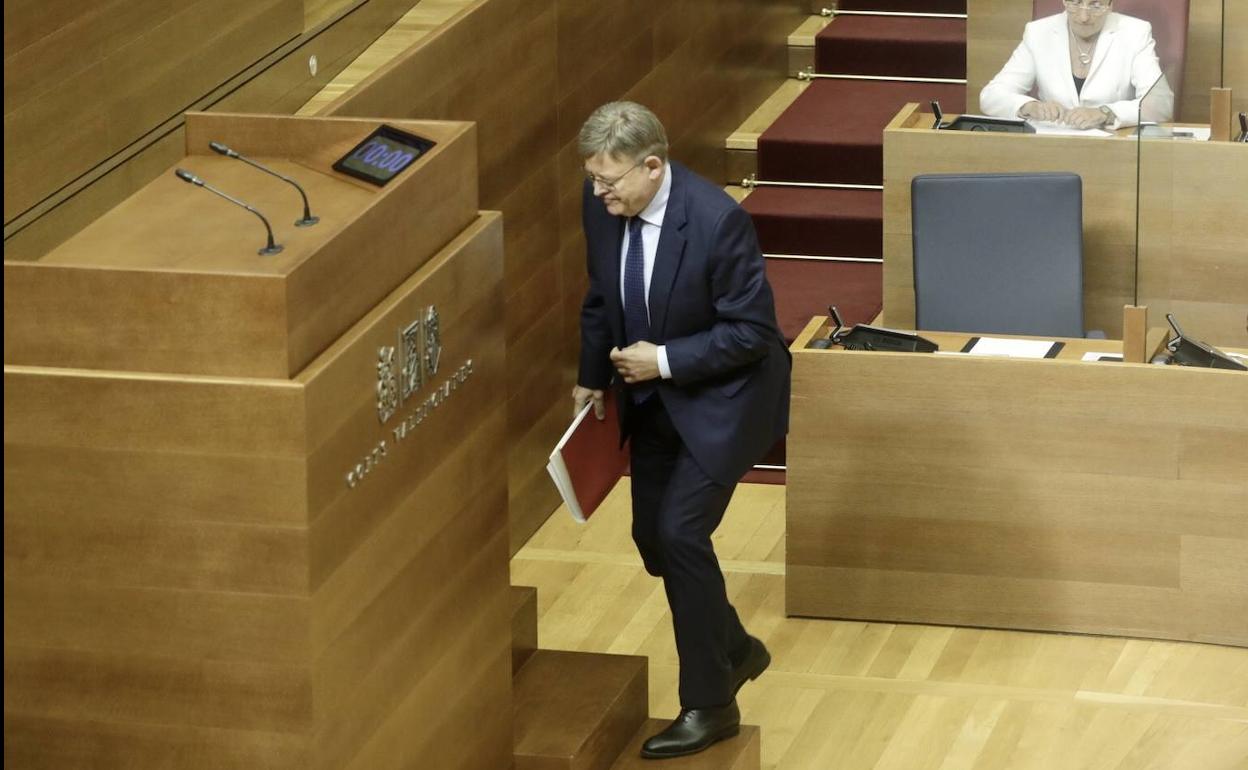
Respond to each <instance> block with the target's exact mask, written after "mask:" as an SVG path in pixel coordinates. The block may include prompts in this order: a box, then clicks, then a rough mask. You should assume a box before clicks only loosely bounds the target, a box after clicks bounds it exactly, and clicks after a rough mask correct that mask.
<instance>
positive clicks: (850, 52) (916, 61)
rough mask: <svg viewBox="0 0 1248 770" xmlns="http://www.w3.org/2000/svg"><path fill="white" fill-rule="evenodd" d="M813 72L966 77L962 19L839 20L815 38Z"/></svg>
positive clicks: (870, 17) (894, 18)
mask: <svg viewBox="0 0 1248 770" xmlns="http://www.w3.org/2000/svg"><path fill="white" fill-rule="evenodd" d="M815 71H816V72H823V73H828V74H836V75H894V76H905V77H925V78H964V77H966V20H965V19H922V18H906V17H891V16H841V17H838V18H836V19H833V20H832V22H831V23H830V24H828V26H826V27H824V28H823V30H822V31H821V32H820V33H819V34H818V36H816V37H815Z"/></svg>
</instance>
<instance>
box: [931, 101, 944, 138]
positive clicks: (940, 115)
mask: <svg viewBox="0 0 1248 770" xmlns="http://www.w3.org/2000/svg"><path fill="white" fill-rule="evenodd" d="M932 114H933V115H935V116H936V122H935V123H934V124H932V129H933V130H936V131H939V130H940V129H942V128H944V127H945V124H944V123H941V122H940V121H941V120H943V119H944V117H945V113H944V112H943V111H941V109H940V102H938V101H936V100H934V99H933V100H932Z"/></svg>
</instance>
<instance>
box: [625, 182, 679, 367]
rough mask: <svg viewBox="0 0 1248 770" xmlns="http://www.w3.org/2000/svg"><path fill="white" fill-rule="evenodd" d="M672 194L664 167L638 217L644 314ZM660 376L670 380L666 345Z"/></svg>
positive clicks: (626, 227)
mask: <svg viewBox="0 0 1248 770" xmlns="http://www.w3.org/2000/svg"><path fill="white" fill-rule="evenodd" d="M671 194H672V171H671V166H669V165H668V164H667V163H664V164H663V181H662V182H660V183H659V191H658V192H656V193H655V194H654V198H653V199H651V201H650V203H649V205H647V206H646V207H645V208H644V209H642V211H641V213H640V214H638V215H637V216H638V217H639V218H640V219H641V250H642V253H643V254H644V255H645V262H646V270H645V273H646V315H647V317H649V315H650V277H651V276H653V275H654V258H655V254H656V253H657V252H658V250H659V234H660V233H661V232H662V230H663V217H664V216H665V215H666V214H667V199H668V197H670V196H671ZM629 237H630V235H629V231H628V225H627V223H625V226H624V239H623V242H622V243H621V244H620V306H621V307H623V306H624V303H625V302H627V298H626V297H625V296H624V269H625V267H626V264H627V262H628V241H629ZM658 347H659V376H661V377H662V378H663V379H665V380H670V379H671V378H672V369H671V367H670V366H668V363H667V346H666V345H659V346H658Z"/></svg>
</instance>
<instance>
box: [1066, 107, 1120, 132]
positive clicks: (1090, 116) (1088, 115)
mask: <svg viewBox="0 0 1248 770" xmlns="http://www.w3.org/2000/svg"><path fill="white" fill-rule="evenodd" d="M1063 120H1064V121H1065V123H1066V125H1068V126H1072V127H1074V128H1083V129H1087V128H1100V127H1101V126H1103V125H1105V124H1106V123H1108V122H1109V116H1108V115H1106V114H1105V112H1104V111H1103V110H1101V108H1100V107H1076V108H1075V109H1073V110H1071V111H1070V112H1067V113H1066V117H1065V118H1064V119H1063Z"/></svg>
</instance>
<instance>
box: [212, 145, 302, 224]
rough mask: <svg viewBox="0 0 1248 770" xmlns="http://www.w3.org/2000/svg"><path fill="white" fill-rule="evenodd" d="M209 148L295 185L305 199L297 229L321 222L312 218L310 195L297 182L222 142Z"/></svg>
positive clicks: (296, 222) (296, 221) (297, 221)
mask: <svg viewBox="0 0 1248 770" xmlns="http://www.w3.org/2000/svg"><path fill="white" fill-rule="evenodd" d="M208 147H209V148H210V149H211V150H212V151H213V152H215V153H217V154H218V155H224V156H225V157H227V158H234V159H236V160H241V161H242V162H244V163H246V164H247V165H249V166H251V167H253V168H258V169H260V170H261V171H263V172H264V173H266V174H270V175H272V176H275V177H277V178H278V179H280V180H282V181H283V182H286V183H288V184H292V185H294V186H295V189H296V190H298V191H299V195H300V197H302V198H303V218H302V219H297V220H295V227H311V226H312V225H314V224H316V223H317V222H320V221H321V218H320V217H314V216H312V209H311V208H310V207H309V206H308V194H307V193H305V192H304V191H303V188H302V187H300V186H299V183H298V182H296V181H295V180H293V179H291V178H290V177H288V176H285V175H284V174H279V173H277V172H276V171H274V170H273V169H271V168H268V167H267V166H262V165H261V164H259V163H257V162H255V161H254V160H252V159H251V158H248V157H246V156H245V155H240V154H238V152H237V151H235V150H231V149H230V148H229V147H226V146H225V145H224V144H221V143H220V142H209V143H208Z"/></svg>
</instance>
